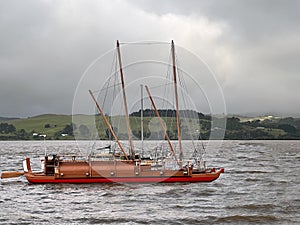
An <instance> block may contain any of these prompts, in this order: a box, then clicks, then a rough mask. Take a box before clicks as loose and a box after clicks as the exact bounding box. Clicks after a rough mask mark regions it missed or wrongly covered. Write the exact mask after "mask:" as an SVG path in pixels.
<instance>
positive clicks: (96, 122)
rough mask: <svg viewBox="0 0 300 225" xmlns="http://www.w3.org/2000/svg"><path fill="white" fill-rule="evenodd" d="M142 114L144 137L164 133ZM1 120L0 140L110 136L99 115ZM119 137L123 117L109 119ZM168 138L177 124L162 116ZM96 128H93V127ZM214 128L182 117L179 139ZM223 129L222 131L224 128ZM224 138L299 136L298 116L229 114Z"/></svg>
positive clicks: (136, 131)
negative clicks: (234, 115)
mask: <svg viewBox="0 0 300 225" xmlns="http://www.w3.org/2000/svg"><path fill="white" fill-rule="evenodd" d="M145 112H148V115H147V116H145V117H144V123H143V128H144V137H145V138H146V139H147V138H149V139H151V140H156V139H162V138H164V132H163V130H162V128H161V125H160V123H159V121H158V119H157V117H154V116H153V112H151V111H149V110H148V111H145ZM1 119H2V120H1V121H0V140H41V139H43V137H42V136H40V135H44V134H45V135H46V139H48V140H73V139H74V138H76V139H79V140H86V139H95V138H97V137H100V139H109V138H110V133H109V132H108V129H107V127H106V126H105V124H104V122H103V120H102V118H100V116H99V115H97V116H93V115H75V116H73V117H72V116H71V115H56V114H45V115H39V116H34V117H29V118H21V119H11V118H9V119H6V118H3V117H2V118H1ZM108 119H109V121H110V123H111V125H112V127H113V129H114V131H115V132H116V134H117V136H118V137H119V139H127V128H126V121H125V117H124V116H113V117H109V118H108ZM162 119H163V121H164V123H165V125H166V129H167V133H168V136H169V137H170V139H177V125H176V119H175V117H174V116H164V117H162ZM140 121H141V120H140V117H139V116H138V113H133V114H131V116H130V125H131V130H132V134H133V138H134V139H140V137H141V133H140V130H141V124H140ZM95 128H96V129H95ZM211 130H213V132H215V131H217V132H218V131H220V130H222V129H221V128H218V127H211V118H210V116H205V115H203V114H202V115H201V114H199V119H196V118H189V117H188V118H183V117H181V136H182V139H186V140H188V139H198V138H199V137H200V136H201V138H203V139H208V138H209V137H210V132H211ZM223 131H224V130H223ZM224 139H229V140H232V139H239V140H242V139H248V140H249V139H300V119H298V118H292V117H287V118H278V117H270V116H269V117H260V118H258V117H256V118H242V117H241V118H238V117H228V118H227V127H226V130H225V136H224Z"/></svg>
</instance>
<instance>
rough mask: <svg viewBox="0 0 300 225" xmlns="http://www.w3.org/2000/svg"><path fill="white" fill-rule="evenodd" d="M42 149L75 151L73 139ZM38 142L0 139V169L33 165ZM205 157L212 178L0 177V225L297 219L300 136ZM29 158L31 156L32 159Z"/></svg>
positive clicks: (229, 146)
mask: <svg viewBox="0 0 300 225" xmlns="http://www.w3.org/2000/svg"><path fill="white" fill-rule="evenodd" d="M46 145H47V146H48V147H47V148H50V149H51V148H52V149H59V151H60V152H63V151H65V150H67V149H72V148H73V149H75V148H76V145H75V144H74V143H73V142H46ZM43 153H44V149H43V143H41V142H0V162H1V164H0V170H2V171H4V170H21V169H22V168H21V161H22V160H23V158H24V157H25V156H30V157H33V158H34V159H35V160H33V166H34V167H36V166H38V165H37V161H38V159H39V157H40V156H42V155H43ZM206 156H207V157H206V158H207V161H209V162H210V163H209V164H210V165H212V166H216V167H225V173H224V174H221V176H220V178H219V179H218V180H216V181H214V182H212V183H195V184H130V185H129V184H46V185H33V184H29V183H27V181H26V179H25V178H24V177H19V178H13V179H5V180H1V181H0V224H300V210H299V209H300V179H299V172H300V166H299V165H300V163H299V162H300V142H299V141H225V142H223V144H222V146H221V147H220V146H216V148H210V149H209V150H208V151H207V153H206ZM35 161H36V162H35Z"/></svg>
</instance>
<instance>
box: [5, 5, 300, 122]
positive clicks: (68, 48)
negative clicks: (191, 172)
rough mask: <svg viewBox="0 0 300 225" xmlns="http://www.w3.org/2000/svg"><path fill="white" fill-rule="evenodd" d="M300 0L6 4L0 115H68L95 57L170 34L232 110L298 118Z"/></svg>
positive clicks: (299, 113) (229, 111)
mask: <svg viewBox="0 0 300 225" xmlns="http://www.w3.org/2000/svg"><path fill="white" fill-rule="evenodd" d="M299 9H300V1H296V0H295V1H291V0H289V1H285V0H283V1H276V0H270V1H266V0H265V1H264V0H257V1H255V0H251V1H250V0H249V1H241V0H236V1H231V0H227V1H212V0H209V1H196V0H195V1H188V0H187V1H179V0H178V1H176V0H170V1H167V0H165V1H150V0H148V1H142V0H136V1H134V0H132V1H124V0H123V1H115V0H110V1H92V0H90V1H85V0H82V1H63V0H58V1H49V0H44V1H40V0H36V1H30V0H28V1H14V0H2V1H0V81H1V83H0V116H10V117H15V116H17V117H26V116H34V115H38V114H43V113H61V114H71V113H72V103H73V96H74V93H75V89H76V87H77V84H78V82H79V80H80V78H81V76H82V74H83V73H84V71H85V70H86V68H87V67H88V66H89V65H90V63H91V62H92V61H93V60H94V59H95V58H97V57H99V56H100V55H102V54H104V53H105V52H107V51H109V50H110V49H112V48H113V47H114V46H115V41H116V40H117V39H119V40H122V41H123V42H135V41H143V40H155V41H167V42H168V41H170V40H171V39H173V40H175V42H176V44H177V45H179V46H181V47H183V48H186V49H188V50H190V51H192V52H193V53H195V54H196V55H197V56H199V57H200V58H202V59H203V60H204V61H205V62H206V63H207V64H208V65H209V67H210V68H211V69H212V70H213V71H214V73H215V76H216V78H217V80H218V82H219V84H220V86H221V88H222V90H223V93H224V97H225V102H226V108H227V113H229V114H247V115H248V114H252V115H255V114H257V115H264V114H273V115H280V116H300V104H299V103H300V101H299V100H300V88H299V86H300V74H299V71H300V13H299Z"/></svg>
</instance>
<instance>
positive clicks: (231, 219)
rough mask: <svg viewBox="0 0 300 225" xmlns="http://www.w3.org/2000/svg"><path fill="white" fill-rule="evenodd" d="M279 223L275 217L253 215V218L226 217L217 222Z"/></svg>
mask: <svg viewBox="0 0 300 225" xmlns="http://www.w3.org/2000/svg"><path fill="white" fill-rule="evenodd" d="M276 221H278V218H277V217H275V216H273V215H252V216H246V215H234V216H226V217H222V218H219V219H217V221H216V222H218V223H224V222H227V223H233V224H236V223H239V222H255V223H270V222H276Z"/></svg>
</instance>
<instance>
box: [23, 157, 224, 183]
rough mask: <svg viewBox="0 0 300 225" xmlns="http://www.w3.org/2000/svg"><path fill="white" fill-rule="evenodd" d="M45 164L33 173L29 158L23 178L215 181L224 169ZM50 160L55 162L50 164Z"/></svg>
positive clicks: (50, 180) (70, 162) (68, 162)
mask: <svg viewBox="0 0 300 225" xmlns="http://www.w3.org/2000/svg"><path fill="white" fill-rule="evenodd" d="M50 162H51V165H49V164H48V163H45V166H46V167H45V169H44V171H43V172H32V171H31V166H30V159H29V158H27V159H26V160H25V161H24V163H23V166H24V172H25V176H26V179H27V180H28V181H29V182H30V183H175V182H211V181H214V180H216V179H217V178H218V177H219V176H220V174H221V173H223V172H224V169H223V168H219V169H215V168H213V169H209V170H206V171H197V170H193V169H192V168H190V169H188V168H186V169H185V170H183V169H182V170H167V169H165V170H160V169H153V168H152V167H151V166H150V165H137V164H136V163H133V162H132V161H130V162H128V161H126V162H123V161H92V162H87V161H85V160H66V161H57V162H56V163H54V162H52V161H50ZM52 163H54V164H53V165H52Z"/></svg>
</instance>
